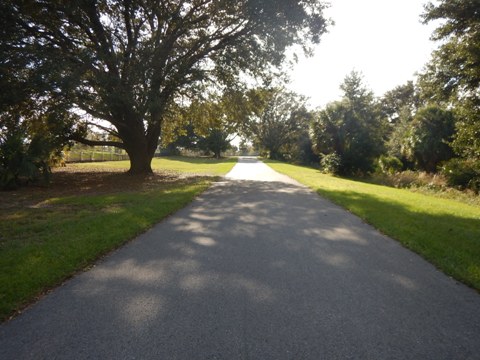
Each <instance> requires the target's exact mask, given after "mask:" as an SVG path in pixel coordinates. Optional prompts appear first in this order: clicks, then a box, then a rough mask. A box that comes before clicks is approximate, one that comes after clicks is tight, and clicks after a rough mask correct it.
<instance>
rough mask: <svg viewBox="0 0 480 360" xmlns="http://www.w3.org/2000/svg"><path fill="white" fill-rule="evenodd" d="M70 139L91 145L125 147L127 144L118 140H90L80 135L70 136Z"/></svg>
mask: <svg viewBox="0 0 480 360" xmlns="http://www.w3.org/2000/svg"><path fill="white" fill-rule="evenodd" d="M70 140H74V141H77V142H79V143H82V144H85V145H89V146H115V147H118V148H120V149H125V145H124V144H123V143H121V142H118V141H103V140H88V139H85V138H83V137H81V136H78V135H72V136H70Z"/></svg>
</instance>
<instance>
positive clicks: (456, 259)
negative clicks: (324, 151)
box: [265, 161, 480, 290]
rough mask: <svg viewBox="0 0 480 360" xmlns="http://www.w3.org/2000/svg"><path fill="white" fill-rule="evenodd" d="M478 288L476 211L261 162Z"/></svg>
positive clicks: (479, 217)
mask: <svg viewBox="0 0 480 360" xmlns="http://www.w3.org/2000/svg"><path fill="white" fill-rule="evenodd" d="M265 162H266V163H267V164H268V165H270V166H271V167H272V168H273V169H275V170H277V171H278V172H281V173H283V174H286V175H288V176H290V177H292V178H294V179H296V180H297V181H299V182H301V183H303V184H305V185H307V186H309V187H310V188H312V189H313V190H315V191H317V193H319V194H320V195H322V196H324V197H326V198H328V199H330V200H332V201H333V202H335V203H337V204H339V205H341V206H342V207H345V208H346V209H348V210H350V211H351V212H352V213H354V214H356V215H358V216H360V217H361V218H362V219H364V220H365V221H366V222H368V223H370V224H372V225H373V226H375V227H376V228H377V229H379V230H380V231H382V232H383V233H384V234H386V235H388V236H390V237H392V238H394V239H397V240H398V241H400V242H401V243H402V244H403V245H405V246H406V247H408V248H410V249H412V250H413V251H415V252H417V253H418V254H420V255H421V256H423V257H424V258H425V259H427V260H428V261H430V262H431V263H433V264H434V265H435V266H437V267H438V268H439V269H441V270H442V271H444V272H445V273H446V274H448V275H451V276H453V277H454V278H456V279H457V280H460V281H462V282H464V283H465V284H467V285H469V286H472V287H474V288H475V289H477V290H480V207H478V206H472V205H468V204H464V203H462V202H458V201H455V200H450V199H442V198H438V197H434V196H429V195H425V194H420V193H415V192H411V191H409V190H405V189H395V188H390V187H386V186H381V185H375V184H369V183H364V182H360V181H353V180H348V179H343V178H337V177H333V176H330V175H325V174H322V173H320V172H319V171H318V170H315V169H311V168H306V167H301V166H295V165H289V164H283V163H278V162H273V161H265Z"/></svg>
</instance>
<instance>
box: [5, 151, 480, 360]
mask: <svg viewBox="0 0 480 360" xmlns="http://www.w3.org/2000/svg"><path fill="white" fill-rule="evenodd" d="M0 359H3V360H7V359H69V360H71V359H435V360H439V359H480V295H479V294H478V293H476V292H475V291H473V290H471V289H469V288H467V287H465V286H463V285H460V284H458V283H456V282H455V281H453V280H451V279H450V278H448V277H447V276H444V275H443V274H441V273H440V272H439V271H437V270H436V269H435V268H434V267H433V266H431V265H430V264H428V263H427V262H425V261H424V260H422V259H421V258H420V257H418V256H417V255H415V254H413V253H411V252H409V251H407V250H405V249H404V248H402V247H401V246H400V245H399V244H397V243H396V242H395V241H392V240H390V239H388V238H386V237H385V236H383V235H381V234H379V233H377V232H376V231H374V230H373V229H372V228H371V227H369V226H367V225H365V224H364V223H362V221H360V220H359V219H358V218H356V217H355V216H352V215H351V214H349V213H347V212H345V211H343V210H341V209H340V208H338V207H337V206H334V205H332V204H331V203H330V202H328V201H325V200H323V199H321V198H319V197H318V196H316V195H315V194H313V193H311V192H310V191H308V190H307V189H305V188H303V187H301V186H299V185H298V184H296V183H295V182H294V181H292V180H290V179H288V178H287V177H285V176H282V175H279V174H277V173H275V172H273V171H272V170H270V169H269V168H268V167H266V165H264V164H262V163H259V162H257V161H255V160H253V159H250V160H249V159H243V160H241V161H240V163H239V164H238V165H236V167H235V168H234V170H233V171H232V172H231V173H230V174H229V176H228V177H227V179H226V180H225V181H223V182H221V183H218V184H216V185H215V186H213V187H212V188H211V189H210V190H209V191H207V192H206V193H204V194H203V195H202V196H201V197H200V198H198V199H197V200H196V201H194V202H193V203H192V204H191V205H190V206H188V207H187V208H185V209H183V210H181V211H180V212H178V213H177V214H176V215H174V216H172V217H170V218H168V219H167V220H166V221H164V222H162V223H160V224H159V225H158V226H156V227H154V228H153V229H151V230H150V231H148V232H147V233H145V234H144V235H142V236H140V237H139V238H138V239H136V240H135V241H132V242H131V243H129V244H128V245H127V246H125V247H123V248H122V249H120V250H118V251H116V252H115V253H113V254H112V255H111V256H109V257H107V258H106V259H105V260H104V261H102V262H101V263H99V264H98V265H97V266H96V267H94V268H93V269H92V270H90V271H88V272H85V273H83V274H81V275H79V276H77V277H75V278H73V279H72V280H70V281H68V282H67V283H66V284H65V285H63V286H61V287H60V288H58V289H56V290H55V291H53V292H52V293H51V294H49V295H48V296H46V297H45V298H44V299H42V300H41V301H40V302H38V303H37V304H36V305H35V306H33V307H31V308H30V309H29V310H27V311H26V312H25V313H24V314H22V315H21V316H19V317H17V318H16V319H14V320H13V321H10V322H8V323H6V324H3V325H1V326H0Z"/></svg>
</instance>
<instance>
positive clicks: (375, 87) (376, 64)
mask: <svg viewBox="0 0 480 360" xmlns="http://www.w3.org/2000/svg"><path fill="white" fill-rule="evenodd" d="M329 2H330V4H331V7H330V8H329V9H327V10H326V13H325V14H326V16H327V17H329V18H331V19H332V20H333V21H334V22H335V25H333V26H331V27H330V28H329V33H326V34H324V35H323V36H322V38H321V42H320V44H319V45H318V46H317V47H316V49H315V55H314V56H313V57H311V58H304V57H303V56H302V57H300V60H299V62H298V64H297V65H295V66H294V68H293V69H292V71H290V76H291V79H292V81H291V83H290V85H289V88H290V89H291V90H293V91H295V92H297V93H299V94H303V95H306V96H307V97H309V98H310V100H309V105H310V106H311V107H312V108H315V107H319V106H320V107H322V106H324V105H326V104H327V103H328V102H331V101H335V100H338V99H340V97H341V91H340V90H339V85H340V84H341V83H342V81H343V79H344V78H345V76H346V75H347V74H349V73H350V72H351V71H352V70H356V71H358V72H361V73H362V74H363V77H364V81H365V84H366V86H367V87H368V88H369V89H370V90H372V91H373V92H374V94H375V95H376V96H381V95H382V94H384V93H385V92H386V91H388V90H391V89H393V88H394V87H396V86H398V85H402V84H404V83H406V82H407V81H408V80H413V79H414V76H415V73H416V72H420V71H421V70H422V68H423V67H424V65H425V64H426V63H427V62H428V60H429V59H430V54H431V52H432V50H434V49H435V48H436V47H437V45H438V44H436V43H435V42H433V41H430V36H431V34H432V32H433V30H434V29H435V27H436V26H435V24H428V25H423V24H422V23H421V19H420V15H421V14H422V13H423V5H424V4H425V3H426V2H427V0H330V1H329Z"/></svg>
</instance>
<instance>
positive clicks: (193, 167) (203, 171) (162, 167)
mask: <svg viewBox="0 0 480 360" xmlns="http://www.w3.org/2000/svg"><path fill="white" fill-rule="evenodd" d="M236 162H237V159H236V158H222V159H214V158H208V157H187V156H169V157H161V158H154V159H153V160H152V169H153V170H154V171H173V172H176V173H185V174H196V175H211V176H215V175H224V174H226V173H227V172H228V171H229V170H230V169H231V168H232V167H233V165H235V164H236ZM85 166H88V167H90V168H97V169H125V170H128V169H129V167H130V161H128V160H126V161H104V162H96V163H93V162H92V163H78V164H68V167H71V168H74V169H75V168H84V167H85Z"/></svg>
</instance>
